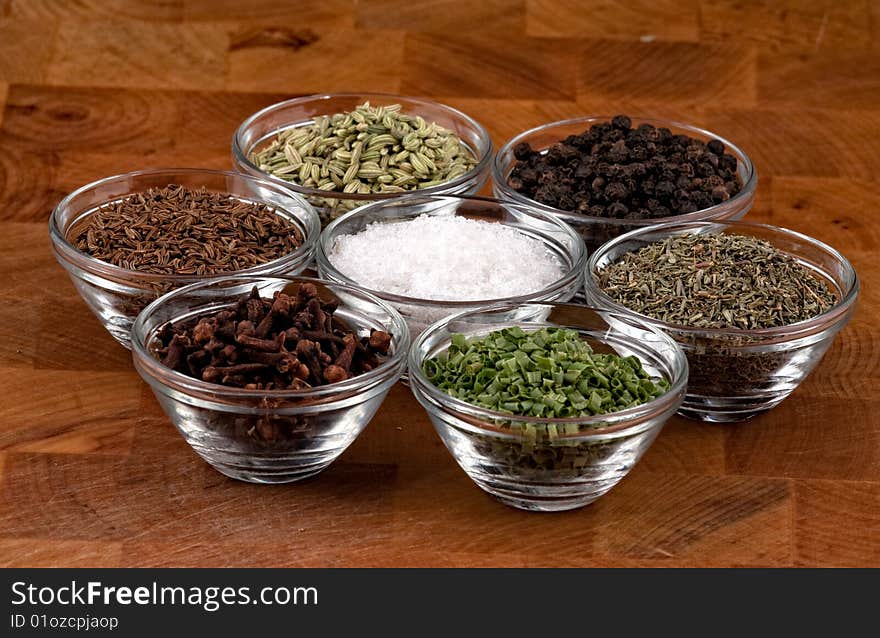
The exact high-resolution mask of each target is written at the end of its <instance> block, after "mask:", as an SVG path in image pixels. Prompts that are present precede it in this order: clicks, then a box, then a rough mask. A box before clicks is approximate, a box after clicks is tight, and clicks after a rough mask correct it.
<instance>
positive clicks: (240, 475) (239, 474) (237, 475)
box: [206, 459, 330, 485]
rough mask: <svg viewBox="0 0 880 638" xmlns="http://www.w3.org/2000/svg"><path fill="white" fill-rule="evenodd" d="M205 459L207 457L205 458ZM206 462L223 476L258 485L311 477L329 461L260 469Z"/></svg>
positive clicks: (282, 482) (325, 466)
mask: <svg viewBox="0 0 880 638" xmlns="http://www.w3.org/2000/svg"><path fill="white" fill-rule="evenodd" d="M206 460H207V459H206ZM208 464H209V465H210V466H211V467H212V468H214V469H215V470H217V471H218V472H220V473H221V474H223V475H224V476H228V477H229V478H231V479H235V480H237V481H244V482H246V483H258V484H260V485H281V484H284V483H295V482H296V481H304V480H305V479H307V478H311V477H313V476H315V475H316V474H319V473H320V472H322V471H323V470H325V469H326V468H327V466H328V465H330V464H329V463H327V464H326V465H322V466H320V467H317V468H315V467H310V468H308V469H305V470H302V469H295V468H294V469H290V470H271V471H270V470H260V469H254V468H242V467H237V466H231V465H227V464H224V463H211V462H210V461H209V462H208Z"/></svg>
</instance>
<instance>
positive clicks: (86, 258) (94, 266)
mask: <svg viewBox="0 0 880 638" xmlns="http://www.w3.org/2000/svg"><path fill="white" fill-rule="evenodd" d="M164 174H168V175H172V174H173V175H181V174H186V175H199V174H203V175H210V176H212V177H220V176H223V177H227V178H228V177H234V178H236V179H244V180H246V181H249V182H252V183H254V184H255V185H259V186H260V187H268V188H271V189H272V191H273V192H274V193H275V194H277V195H279V196H282V197H288V198H290V199H291V200H292V202H295V203H296V205H297V206H299V207H301V208H302V209H303V211H304V214H305V218H304V219H300V218H299V217H298V216H297V217H296V221H297V222H299V224H298V225H299V226H302V227H303V230H304V232H303V233H302V234H303V241H302V244H300V245H299V246H298V247H297V248H296V250H294V251H293V252H292V253H288V254H286V255H283V256H282V257H278V258H277V259H273V260H272V261H267V262H264V263H261V264H256V265H254V266H251V267H249V268H245V269H242V270H228V271H223V272H217V273H210V274H204V275H196V274H191V275H178V274H160V273H152V272H147V271H143V270H132V269H130V268H123V267H122V266H116V265H115V264H112V263H110V262H107V261H103V260H101V259H97V258H96V257H92V256H91V255H89V254H87V253H85V252H83V251H81V250H79V249H78V248H77V247H76V246H75V245H74V244H73V243H72V242H71V241H70V240H69V239H68V238H67V235H66V234H65V233H64V232H62V230H61V227H60V225H59V223H58V216H59V215H60V214H61V212H62V211H63V210H64V209H65V208H68V207H70V204H71V202H73V201H74V200H75V199H76V198H77V197H79V196H80V195H82V194H83V193H85V192H86V191H88V190H90V189H92V188H96V187H100V186H102V185H104V184H108V183H112V182H114V181H121V180H124V179H132V178H138V177H149V176H157V177H158V176H160V175H164ZM169 183H172V182H169ZM140 192H143V191H140V190H133V191H131V192H130V193H129V195H134V194H136V193H140ZM215 192H221V191H215ZM126 196H127V195H123V196H122V197H126ZM111 201H115V199H114V200H111ZM251 201H256V202H261V203H264V204H266V205H268V206H270V207H271V208H273V209H283V210H285V211H286V210H287V208H286V207H284V206H281V205H279V204H277V203H275V202H269V201H265V200H262V199H256V198H254V199H253V200H251ZM105 204H106V203H105ZM105 204H98V205H96V206H93V207H92V209H98V208H100V207H101V206H103V205H105ZM320 232H321V222H320V218H319V217H318V213H317V212H316V211H315V209H314V207H313V206H312V205H311V204H310V203H309V202H308V201H306V200H305V199H304V198H303V197H301V196H300V195H297V194H296V193H291V192H290V191H289V190H285V189H279V188H278V186H277V185H276V184H272V183H271V182H269V181H267V180H264V179H261V178H259V177H256V176H253V175H248V174H247V173H239V172H236V171H227V170H218V169H209V168H149V169H143V170H138V171H131V172H128V173H117V174H116V175H110V176H107V177H103V178H101V179H98V180H95V181H93V182H89V183H88V184H84V185H82V186H80V187H79V188H77V189H76V190H74V191H72V192H70V193H69V194H67V195H66V196H65V197H64V198H63V199H62V200H61V201H60V202H58V204H56V205H55V207H54V208H53V209H52V213H51V214H50V215H49V237H50V238H51V240H52V244H53V246H54V247H55V248H56V250H58V251H59V252H60V253H61V256H63V257H64V259H65V260H66V261H68V262H71V263H72V264H75V265H76V266H77V267H79V268H82V269H84V270H86V271H87V272H91V273H98V274H101V275H108V276H111V277H123V278H125V279H127V280H130V279H135V280H140V281H144V282H199V281H203V280H204V279H206V278H210V277H228V276H234V275H239V274H241V275H249V274H251V275H259V274H261V273H262V272H263V271H264V270H266V269H269V270H274V269H275V268H277V267H278V266H281V265H284V264H286V263H288V262H296V261H298V260H299V259H301V258H303V257H304V256H307V255H309V253H311V252H313V251H314V247H315V244H317V242H318V236H319V235H320Z"/></svg>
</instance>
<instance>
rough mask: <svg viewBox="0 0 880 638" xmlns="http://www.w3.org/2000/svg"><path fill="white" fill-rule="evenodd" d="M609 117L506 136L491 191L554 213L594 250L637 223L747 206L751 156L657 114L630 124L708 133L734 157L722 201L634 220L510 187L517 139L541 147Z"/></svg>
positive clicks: (722, 213) (741, 210) (731, 212)
mask: <svg viewBox="0 0 880 638" xmlns="http://www.w3.org/2000/svg"><path fill="white" fill-rule="evenodd" d="M609 121H611V117H610V116H589V117H581V118H577V119H572V120H563V121H559V122H552V123H550V124H544V125H543V126H538V127H536V128H533V129H529V130H527V131H525V132H523V133H520V134H519V135H517V136H516V137H514V138H512V139H511V140H510V141H508V142H507V143H506V144H505V145H504V146H502V147H501V150H499V151H498V153H497V154H496V155H495V160H494V161H493V163H492V192H493V194H494V195H495V197H497V198H498V199H502V200H505V201H510V202H516V203H518V204H527V205H529V206H534V207H536V208H539V209H541V210H544V211H548V212H551V213H553V214H555V215H557V216H558V217H559V218H560V219H562V220H564V221H565V222H566V223H568V224H570V225H571V226H572V227H574V228H575V230H577V231H578V232H579V233H580V234H581V236H582V237H583V238H584V242H585V243H586V245H587V250H588V251H589V252H591V253H592V252H594V251H595V250H597V249H598V248H599V246H601V245H602V244H604V243H605V242H606V241H609V240H611V239H614V238H615V237H617V236H618V235H622V234H623V233H626V232H629V231H631V230H635V229H637V228H644V227H646V226H654V225H657V224H662V223H666V222H679V221H682V222H683V221H702V220H716V219H719V220H723V219H741V218H742V217H744V216H745V214H746V213H747V212H748V211H749V210H750V209H751V207H752V203H753V202H754V199H755V189H756V188H757V185H758V174H757V172H756V171H755V167H754V166H753V165H752V162H751V160H750V159H749V158H748V156H747V155H746V154H745V153H744V152H743V151H742V150H740V149H739V148H738V147H737V146H735V145H733V144H732V143H730V142H729V141H727V140H726V139H724V138H723V137H720V136H718V135H715V134H714V133H710V132H709V131H705V130H703V129H701V128H697V127H695V126H689V125H688V124H681V123H679V122H673V121H669V120H660V119H646V118H632V125H633V127H638V126H639V125H640V124H651V125H652V126H655V127H657V128H660V127H665V128H668V129H669V130H670V131H671V132H672V133H673V134H674V135H687V136H688V137H695V138H697V139H700V140H703V141H706V142H708V141H709V140H713V139H715V140H719V141H720V142H722V143H723V144H724V150H725V152H729V153H731V154H732V155H733V156H734V157H736V159H737V171H738V173H739V176H740V178H741V179H742V190H740V192H739V193H737V194H736V195H734V196H733V197H731V198H730V199H729V200H727V201H726V202H722V203H721V204H718V205H716V206H712V207H711V208H704V209H703V210H698V211H694V212H692V213H686V214H684V215H674V216H671V217H658V218H655V219H643V220H635V219H611V218H606V217H594V216H591V215H581V214H580V213H573V212H570V211H565V210H561V209H559V208H554V207H552V206H548V205H546V204H542V203H540V202H537V201H535V200H533V199H530V198H529V197H526V196H525V195H522V194H520V193H518V192H516V191H515V190H513V189H512V188H511V187H510V186H509V185H508V183H507V180H508V177H509V176H510V173H511V171H513V167H514V166H515V165H516V162H517V160H516V158H515V157H514V155H513V149H514V148H516V146H517V145H518V144H521V143H522V142H527V143H528V144H529V145H530V146H531V147H532V148H533V149H534V150H536V151H539V152H546V151H547V149H549V148H550V147H551V146H553V145H554V144H556V143H557V142H561V141H563V140H565V139H566V138H567V137H568V136H570V135H578V134H580V133H582V132H583V131H585V130H587V129H589V128H590V126H592V125H594V124H598V123H600V122H609Z"/></svg>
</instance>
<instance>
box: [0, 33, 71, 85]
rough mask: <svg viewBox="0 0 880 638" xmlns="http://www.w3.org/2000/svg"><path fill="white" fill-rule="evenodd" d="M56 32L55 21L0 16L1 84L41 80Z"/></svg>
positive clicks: (43, 78) (43, 76) (46, 68)
mask: <svg viewBox="0 0 880 638" xmlns="http://www.w3.org/2000/svg"><path fill="white" fill-rule="evenodd" d="M57 30H58V25H57V22H56V21H55V20H54V19H47V20H22V19H12V18H5V17H2V16H0V82H10V83H11V82H41V81H44V80H45V79H46V74H47V70H48V66H49V62H50V56H51V55H52V44H53V42H54V40H55V34H56V33H57Z"/></svg>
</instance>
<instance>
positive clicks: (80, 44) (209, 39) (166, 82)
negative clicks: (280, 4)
mask: <svg viewBox="0 0 880 638" xmlns="http://www.w3.org/2000/svg"><path fill="white" fill-rule="evenodd" d="M228 46H229V35H228V33H227V31H226V29H225V28H224V27H222V26H220V25H213V24H204V23H187V24H173V23H160V22H145V23H135V22H131V21H109V20H108V21H88V22H82V23H80V22H73V21H64V22H62V23H61V25H60V26H59V29H58V37H57V41H56V46H55V49H54V52H53V54H52V58H51V61H50V62H49V66H48V71H47V77H46V79H47V82H48V83H49V84H56V85H76V86H118V87H133V88H182V89H220V88H222V87H223V84H224V74H225V71H226V51H227V48H228ZM130 53H134V55H131V54H130Z"/></svg>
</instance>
